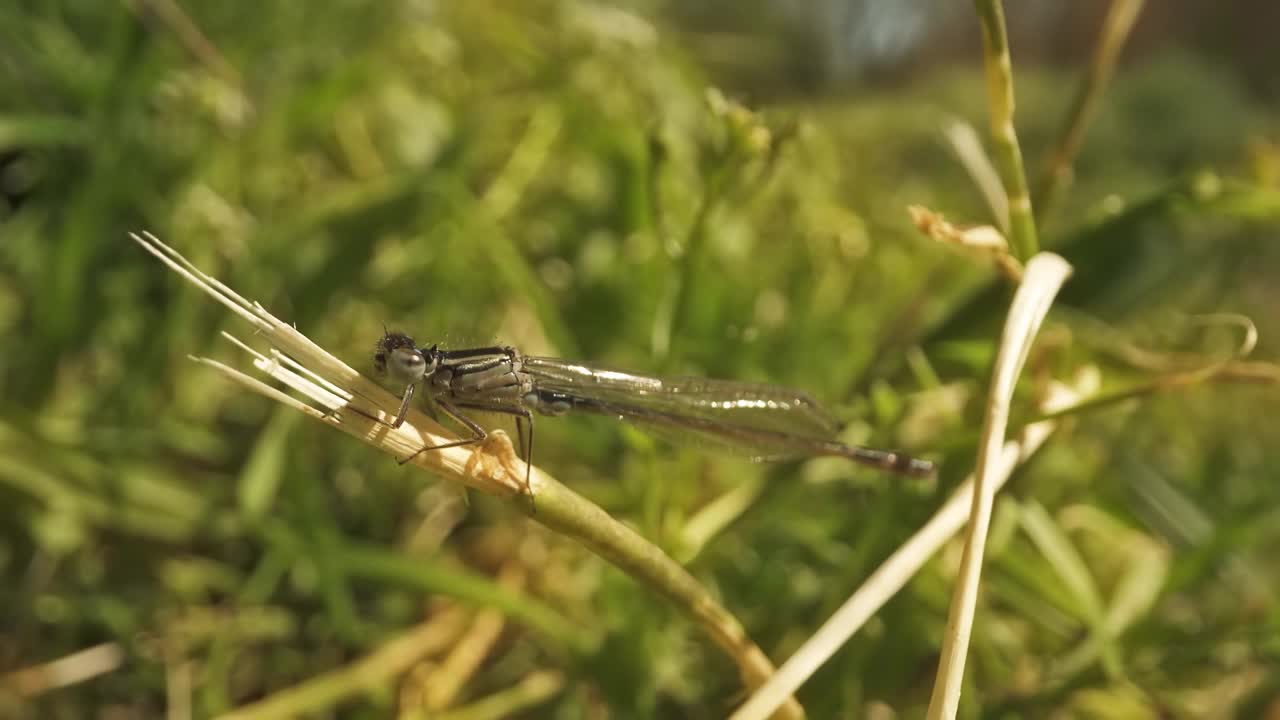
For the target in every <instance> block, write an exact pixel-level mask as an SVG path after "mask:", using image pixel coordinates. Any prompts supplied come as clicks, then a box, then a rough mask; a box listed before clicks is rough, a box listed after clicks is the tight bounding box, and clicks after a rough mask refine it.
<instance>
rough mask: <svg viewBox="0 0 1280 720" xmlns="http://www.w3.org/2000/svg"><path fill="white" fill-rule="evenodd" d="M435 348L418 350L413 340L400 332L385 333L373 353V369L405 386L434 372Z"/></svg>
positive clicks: (435, 362) (435, 361)
mask: <svg viewBox="0 0 1280 720" xmlns="http://www.w3.org/2000/svg"><path fill="white" fill-rule="evenodd" d="M436 364H437V357H436V348H435V346H434V345H433V346H431V347H430V348H425V349H423V348H419V347H418V346H417V344H416V343H414V342H413V338H411V337H409V336H408V335H405V334H404V333H401V332H391V331H387V332H386V333H384V334H383V336H382V337H381V338H380V339H379V340H378V344H377V346H376V347H375V348H374V352H373V368H374V370H377V371H378V374H379V375H386V376H388V377H390V378H391V379H392V380H395V381H396V382H402V383H405V384H406V385H409V384H412V383H416V382H418V381H419V380H421V379H423V378H425V377H429V376H430V375H431V374H432V373H434V372H435V371H436Z"/></svg>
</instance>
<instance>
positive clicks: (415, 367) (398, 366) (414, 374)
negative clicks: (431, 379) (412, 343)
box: [387, 348, 427, 383]
mask: <svg viewBox="0 0 1280 720" xmlns="http://www.w3.org/2000/svg"><path fill="white" fill-rule="evenodd" d="M389 360H390V362H388V363H387V370H388V371H389V372H390V374H391V376H392V377H394V378H395V379H396V380H399V381H400V382H404V383H415V382H417V381H419V380H421V379H422V378H423V376H425V375H426V374H427V359H426V358H424V357H423V356H422V353H421V352H418V351H417V350H412V349H409V348H396V349H395V350H392V351H391V357H390V358H389Z"/></svg>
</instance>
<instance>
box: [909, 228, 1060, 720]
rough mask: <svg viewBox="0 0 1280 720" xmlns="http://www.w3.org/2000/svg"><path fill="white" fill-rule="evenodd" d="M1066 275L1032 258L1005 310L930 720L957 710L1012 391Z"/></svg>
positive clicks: (1046, 257) (1049, 258) (1050, 259)
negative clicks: (966, 532)
mask: <svg viewBox="0 0 1280 720" xmlns="http://www.w3.org/2000/svg"><path fill="white" fill-rule="evenodd" d="M1070 274H1071V266H1070V265H1068V264H1067V261H1065V260H1063V259H1062V258H1060V257H1058V256H1057V255H1054V254H1052V253H1041V254H1039V255H1037V256H1035V257H1033V258H1031V261H1030V262H1028V263H1027V267H1026V272H1025V274H1024V275H1023V281H1022V285H1020V286H1019V287H1018V292H1017V293H1016V294H1015V295H1014V297H1013V305H1012V306H1011V307H1010V308H1009V315H1008V318H1007V320H1006V321H1005V326H1004V331H1003V333H1001V337H1000V347H999V350H998V351H997V354H996V362H995V367H994V369H993V370H992V379H991V388H990V390H989V391H988V396H987V411H986V415H985V417H984V419H983V425H982V436H981V437H980V438H979V440H978V459H977V466H976V467H975V469H974V490H973V509H972V511H971V512H970V513H969V532H968V537H967V540H966V543H965V548H964V556H963V558H962V560H961V562H960V576H959V580H958V582H957V585H956V589H955V592H954V593H953V595H952V597H951V612H950V615H949V617H948V618H947V630H946V634H945V635H944V636H943V645H942V657H941V662H940V663H939V666H938V676H937V680H936V681H935V682H934V686H933V697H932V698H931V699H930V701H929V714H928V717H929V718H930V720H951V719H952V718H954V717H955V716H956V711H957V709H958V708H959V703H960V687H961V683H962V681H963V679H964V666H965V659H966V657H967V655H968V652H969V638H970V636H971V634H972V631H973V617H974V612H975V610H976V609H977V605H978V588H979V581H980V579H981V576H982V560H983V556H984V554H985V551H986V541H987V529H988V527H989V526H990V524H991V508H992V504H993V502H994V498H995V478H996V477H997V476H998V465H999V461H1000V451H1001V448H1002V447H1003V446H1004V435H1005V431H1006V429H1007V428H1008V425H1009V407H1010V404H1011V403H1012V400H1013V391H1014V387H1015V386H1016V385H1017V382H1018V376H1019V375H1020V374H1021V372H1022V366H1023V365H1024V364H1025V363H1026V360H1027V355H1028V353H1030V351H1031V342H1032V340H1034V339H1035V336H1036V332H1037V331H1038V330H1039V329H1040V325H1041V323H1042V322H1043V321H1044V317H1045V315H1046V314H1048V312H1049V306H1050V305H1052V304H1053V298H1054V297H1055V296H1056V295H1057V294H1058V290H1059V289H1060V288H1061V287H1062V283H1063V282H1065V281H1066V279H1067V277H1068V276H1069V275H1070Z"/></svg>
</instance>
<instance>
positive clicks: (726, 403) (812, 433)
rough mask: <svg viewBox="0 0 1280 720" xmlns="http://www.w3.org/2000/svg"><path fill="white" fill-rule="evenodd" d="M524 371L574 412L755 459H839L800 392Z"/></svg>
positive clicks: (535, 366) (587, 369)
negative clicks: (819, 456)
mask: <svg viewBox="0 0 1280 720" xmlns="http://www.w3.org/2000/svg"><path fill="white" fill-rule="evenodd" d="M522 369H523V370H524V372H526V373H528V374H529V376H530V377H531V378H532V379H533V381H534V384H535V387H536V388H537V390H538V391H539V392H542V393H544V394H545V393H554V394H557V395H560V396H563V398H562V399H563V401H564V402H566V403H568V405H569V407H570V408H571V409H572V410H574V411H579V412H593V413H598V414H602V415H613V416H617V417H619V418H621V419H623V420H628V421H631V422H635V423H638V424H640V425H643V426H646V428H647V429H649V430H650V431H652V432H654V433H655V434H658V435H661V436H663V437H664V438H667V439H670V440H673V441H675V442H679V443H682V444H693V445H699V446H710V447H714V448H717V449H720V450H723V451H728V452H732V453H734V454H739V455H745V456H747V457H751V458H755V459H761V460H764V459H782V458H788V457H798V456H804V455H815V454H845V453H843V452H841V451H840V450H839V449H838V448H842V447H843V446H841V445H840V444H839V443H834V442H832V439H833V438H834V437H835V434H836V430H837V426H836V423H835V421H834V420H833V419H832V418H831V416H830V415H828V414H827V413H826V411H824V410H823V409H822V408H821V407H820V406H819V405H818V404H817V403H816V402H815V401H814V400H813V398H811V397H809V396H808V395H806V394H805V393H803V392H800V391H798V390H791V389H788V388H782V387H776V386H773V385H760V384H755V383H743V382H735V381H728V380H708V379H705V378H665V379H664V378H655V377H647V376H644V375H635V374H632V373H627V372H620V371H617V370H610V369H607V368H602V367H597V366H594V365H589V364H586V363H579V362H570V361H567V360H561V359H558V358H543V357H526V358H524V359H523V367H522Z"/></svg>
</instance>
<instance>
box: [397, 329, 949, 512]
mask: <svg viewBox="0 0 1280 720" xmlns="http://www.w3.org/2000/svg"><path fill="white" fill-rule="evenodd" d="M373 363H374V367H375V369H376V370H377V371H378V372H379V374H382V375H385V376H387V377H388V378H390V379H391V380H392V381H394V382H396V383H404V385H405V389H404V395H403V396H402V398H401V402H400V410H399V412H397V413H396V417H395V420H394V421H393V422H392V423H390V424H391V426H392V427H400V425H401V424H402V423H403V422H404V418H405V415H406V414H407V413H408V412H409V404H410V402H412V400H413V397H414V393H415V388H417V386H418V385H419V384H421V385H422V386H423V392H424V393H428V394H429V395H430V396H431V398H432V400H433V401H434V402H435V405H436V406H437V407H439V408H440V409H441V410H443V411H445V412H446V413H448V415H449V416H450V417H452V418H453V419H454V420H456V421H458V423H460V424H461V425H462V426H464V427H465V428H466V429H467V430H468V431H469V432H470V433H471V436H470V437H467V438H463V439H461V440H457V441H454V442H448V443H444V444H442V445H435V446H432V447H424V448H421V449H419V450H418V451H417V452H416V453H414V455H413V456H410V458H409V459H412V457H414V456H416V455H418V454H419V453H423V452H429V451H431V450H442V449H444V448H450V447H458V446H460V445H471V444H474V443H479V442H481V441H483V440H484V439H485V438H486V437H488V434H487V433H486V432H485V430H484V428H482V427H480V425H479V424H478V423H476V422H475V421H474V420H472V419H471V418H469V417H467V416H466V415H465V414H464V412H463V411H464V410H479V411H486V412H495V413H504V414H507V415H513V416H515V419H516V435H517V436H518V439H519V443H520V453H521V455H522V456H523V457H524V459H525V461H526V462H530V457H531V456H532V454H533V416H534V414H538V415H552V416H554V415H564V414H567V413H570V412H585V413H594V414H597V415H610V416H613V417H616V418H618V419H621V420H627V421H631V422H635V423H638V424H641V425H643V426H645V427H647V428H648V429H650V430H652V431H655V432H657V433H658V434H661V435H665V436H668V437H672V438H674V439H676V440H677V441H678V442H684V443H689V442H693V443H695V444H702V445H708V446H712V447H716V448H719V449H723V450H726V451H729V452H733V453H735V454H738V455H744V456H746V457H749V458H752V459H755V460H784V459H788V458H795V457H804V456H817V455H832V456H838V457H843V458H848V459H849V460H853V461H854V462H858V463H862V464H863V465H869V466H871V467H874V468H878V469H881V470H886V471H889V472H895V473H900V474H903V475H914V476H924V475H929V474H931V473H932V472H933V469H934V466H933V463H931V462H929V461H927V460H920V459H917V458H913V457H910V456H907V455H903V454H901V453H897V452H893V451H889V450H877V449H875V448H868V447H861V446H858V445H846V444H844V443H842V442H839V441H838V440H836V439H835V436H836V433H837V431H838V427H837V425H836V423H835V421H834V420H832V418H831V416H830V415H828V414H827V413H826V411H824V410H823V409H822V408H821V407H820V406H819V405H818V404H817V403H816V402H815V401H814V400H813V399H812V398H810V397H809V396H808V395H806V394H805V393H803V392H800V391H798V390H790V389H788V388H782V387H777V386H773V385H759V384H754V383H744V382H734V381H728V380H708V379H704V378H671V379H660V378H655V377H647V376H644V375H635V374H632V373H628V372H620V371H617V370H609V369H605V368H601V367H596V366H594V365H588V364H586V363H580V362H572V361H569V360H561V359H558V358H549V357H533V356H527V355H523V354H521V353H520V352H519V351H517V350H516V349H515V348H512V347H507V346H502V345H495V346H492V347H480V348H470V349H465V350H445V349H443V348H440V347H438V346H436V345H432V346H430V347H418V345H417V344H416V343H415V342H414V341H413V338H411V337H409V336H408V335H405V334H403V333H399V332H389V331H388V332H386V333H385V334H384V335H383V336H382V338H381V339H380V340H378V344H377V349H376V350H375V352H374V356H373ZM406 461H407V460H406ZM528 481H529V478H528V477H527V476H526V478H525V484H526V489H528Z"/></svg>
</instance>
